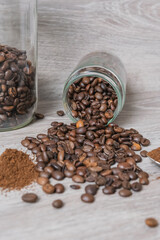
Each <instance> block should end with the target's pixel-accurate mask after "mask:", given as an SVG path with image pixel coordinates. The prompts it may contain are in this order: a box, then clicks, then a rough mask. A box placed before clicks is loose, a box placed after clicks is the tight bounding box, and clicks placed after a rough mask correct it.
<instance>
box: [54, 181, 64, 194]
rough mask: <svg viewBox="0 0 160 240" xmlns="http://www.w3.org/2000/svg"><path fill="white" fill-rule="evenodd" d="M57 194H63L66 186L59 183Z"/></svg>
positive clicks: (56, 186) (56, 188) (56, 187)
mask: <svg viewBox="0 0 160 240" xmlns="http://www.w3.org/2000/svg"><path fill="white" fill-rule="evenodd" d="M54 187H55V190H56V193H63V192H64V190H65V189H64V186H63V184H60V183H57V184H56V185H55V186H54Z"/></svg>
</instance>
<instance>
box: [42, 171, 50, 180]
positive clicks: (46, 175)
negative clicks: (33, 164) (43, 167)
mask: <svg viewBox="0 0 160 240" xmlns="http://www.w3.org/2000/svg"><path fill="white" fill-rule="evenodd" d="M39 177H42V178H50V177H51V174H50V173H48V172H44V171H43V172H40V173H39Z"/></svg>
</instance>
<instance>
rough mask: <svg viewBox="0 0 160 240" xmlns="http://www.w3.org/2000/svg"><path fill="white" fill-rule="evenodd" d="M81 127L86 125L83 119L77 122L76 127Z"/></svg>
mask: <svg viewBox="0 0 160 240" xmlns="http://www.w3.org/2000/svg"><path fill="white" fill-rule="evenodd" d="M80 127H84V122H83V120H81V119H80V120H79V121H77V123H76V128H80Z"/></svg>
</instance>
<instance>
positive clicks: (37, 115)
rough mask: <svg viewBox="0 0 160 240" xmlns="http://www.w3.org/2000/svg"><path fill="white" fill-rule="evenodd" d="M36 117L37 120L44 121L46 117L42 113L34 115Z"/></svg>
mask: <svg viewBox="0 0 160 240" xmlns="http://www.w3.org/2000/svg"><path fill="white" fill-rule="evenodd" d="M34 115H35V117H36V118H37V119H43V118H44V115H43V114H42V113H34Z"/></svg>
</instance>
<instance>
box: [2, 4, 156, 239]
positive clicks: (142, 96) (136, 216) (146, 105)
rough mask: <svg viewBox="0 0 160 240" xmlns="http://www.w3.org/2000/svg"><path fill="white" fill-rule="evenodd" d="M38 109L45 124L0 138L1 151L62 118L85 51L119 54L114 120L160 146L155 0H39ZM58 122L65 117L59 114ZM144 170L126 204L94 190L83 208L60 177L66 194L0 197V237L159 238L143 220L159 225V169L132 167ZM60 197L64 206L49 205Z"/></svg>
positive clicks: (149, 165) (148, 164)
mask: <svg viewBox="0 0 160 240" xmlns="http://www.w3.org/2000/svg"><path fill="white" fill-rule="evenodd" d="M38 2H39V6H38V14H39V20H38V24H39V26H38V36H39V105H38V110H39V111H40V112H42V113H44V114H45V119H44V120H40V121H37V122H33V123H32V124H30V125H29V126H27V127H25V128H23V129H19V130H16V131H12V132H6V133H0V136H1V137H0V146H1V149H0V151H1V152H3V150H4V149H5V148H6V147H9V148H15V147H17V148H18V149H22V147H21V145H20V141H21V140H22V139H23V138H24V137H25V136H26V135H29V136H36V134H37V133H39V132H45V131H46V130H47V128H48V127H49V125H50V123H51V121H53V120H60V121H61V120H62V118H59V117H58V116H57V115H56V111H57V110H58V109H61V108H62V100H61V99H62V91H63V85H64V82H65V80H66V78H67V77H68V75H69V74H70V72H71V71H72V70H73V69H74V67H75V66H76V64H77V63H78V61H79V60H80V59H81V57H83V56H84V55H85V54H87V53H89V52H92V51H101V50H103V51H107V52H112V53H114V54H116V55H118V56H119V57H120V58H121V59H122V61H123V63H124V65H125V67H126V70H127V74H128V85H127V98H126V104H125V106H124V109H123V111H122V113H121V114H120V116H119V117H118V118H117V119H116V122H117V123H118V124H120V125H121V126H123V127H125V128H130V127H134V128H136V129H138V130H139V131H140V132H141V133H142V134H143V135H144V136H145V137H148V138H150V139H151V141H152V145H151V146H149V147H148V148H147V150H151V149H153V148H156V147H158V146H160V127H159V119H160V48H159V45H160V2H159V1H158V0H132V1H130V0H92V1H91V0H76V1H74V0H67V1H66V0H39V1H38ZM63 120H64V121H65V122H69V119H68V118H67V117H66V116H65V117H63ZM139 166H140V167H142V168H143V169H144V170H146V171H148V172H149V173H150V181H151V183H150V185H149V186H144V190H143V191H142V192H140V193H135V194H134V195H133V196H132V197H130V198H128V199H122V198H120V197H119V195H118V193H116V194H115V195H114V196H105V195H103V194H102V193H101V191H99V193H98V195H97V196H96V201H95V203H94V204H84V203H82V202H81V201H80V195H81V193H82V192H83V191H84V190H83V189H84V186H82V189H81V190H77V191H74V190H71V189H69V185H70V183H71V181H70V180H65V181H63V182H64V185H65V187H66V192H65V194H63V195H61V196H59V195H53V196H46V195H45V194H43V193H42V190H41V188H40V187H39V186H37V185H34V186H32V187H31V188H29V190H30V191H35V192H36V193H37V194H38V195H39V196H40V200H39V202H38V203H37V204H33V205H29V204H25V203H23V202H22V201H21V199H20V197H21V195H22V194H23V192H26V191H27V190H25V189H24V190H22V191H21V192H12V193H8V194H7V197H6V196H4V195H1V196H0V239H1V240H21V239H23V240H33V239H34V240H37V239H38V240H53V239H54V240H64V239H65V240H75V239H77V240H99V239H101V240H106V239H107V240H112V239H114V240H122V239H127V240H134V239H137V240H139V239H144V240H159V239H160V227H157V228H155V229H149V228H148V227H147V226H145V223H144V220H145V218H147V217H155V218H157V220H158V221H159V223H160V187H159V184H160V180H156V178H157V177H159V176H160V168H159V167H158V166H157V165H155V164H154V163H152V162H150V161H149V159H144V160H143V162H142V163H140V164H139ZM57 198H61V199H62V200H64V202H65V206H64V208H62V209H60V210H57V209H53V208H52V206H51V203H52V201H53V200H54V199H57Z"/></svg>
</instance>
